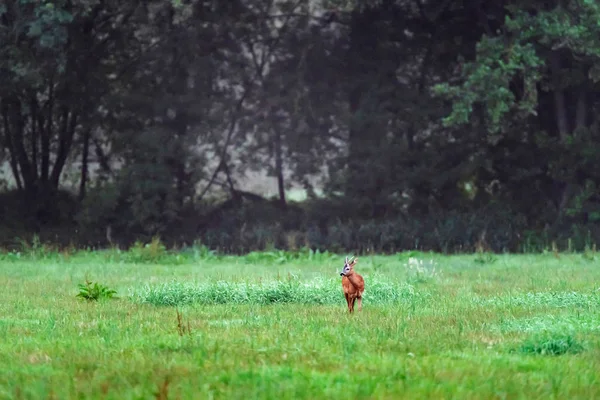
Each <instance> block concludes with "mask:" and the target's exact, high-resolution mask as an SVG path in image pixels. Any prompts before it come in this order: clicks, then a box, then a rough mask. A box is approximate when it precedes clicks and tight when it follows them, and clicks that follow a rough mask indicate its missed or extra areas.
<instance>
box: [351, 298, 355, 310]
mask: <svg viewBox="0 0 600 400" xmlns="http://www.w3.org/2000/svg"><path fill="white" fill-rule="evenodd" d="M355 302H356V297H352V308H351V309H350V312H354V303H355Z"/></svg>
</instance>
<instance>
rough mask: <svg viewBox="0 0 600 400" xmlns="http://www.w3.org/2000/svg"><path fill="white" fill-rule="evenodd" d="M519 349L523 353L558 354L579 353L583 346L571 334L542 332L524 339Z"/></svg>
mask: <svg viewBox="0 0 600 400" xmlns="http://www.w3.org/2000/svg"><path fill="white" fill-rule="evenodd" d="M519 351H520V352H521V353H523V354H540V355H549V356H559V355H563V354H577V353H580V352H581V351H583V346H582V345H581V344H580V343H579V342H578V341H577V340H576V339H575V338H574V337H573V336H572V335H569V334H560V333H544V334H538V335H535V336H533V337H530V338H528V339H526V340H525V341H524V342H523V344H521V347H520V348H519Z"/></svg>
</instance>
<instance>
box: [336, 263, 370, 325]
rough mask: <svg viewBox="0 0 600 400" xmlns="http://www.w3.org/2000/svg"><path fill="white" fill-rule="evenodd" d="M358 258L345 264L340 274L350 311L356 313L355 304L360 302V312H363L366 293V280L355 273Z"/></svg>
mask: <svg viewBox="0 0 600 400" xmlns="http://www.w3.org/2000/svg"><path fill="white" fill-rule="evenodd" d="M357 261H358V258H354V257H352V259H350V261H348V257H346V262H345V263H344V269H342V272H340V275H341V276H342V288H343V289H344V296H345V297H346V302H347V303H348V311H349V312H351V313H352V312H354V302H355V301H356V300H358V311H362V295H363V292H364V291H365V280H364V279H363V277H362V276H360V275H359V274H357V273H356V272H354V266H355V265H356V262H357Z"/></svg>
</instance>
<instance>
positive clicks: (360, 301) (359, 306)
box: [357, 297, 362, 311]
mask: <svg viewBox="0 0 600 400" xmlns="http://www.w3.org/2000/svg"><path fill="white" fill-rule="evenodd" d="M357 300H358V311H362V297H358V298H357Z"/></svg>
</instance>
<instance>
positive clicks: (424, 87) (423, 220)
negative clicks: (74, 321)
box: [0, 0, 600, 252]
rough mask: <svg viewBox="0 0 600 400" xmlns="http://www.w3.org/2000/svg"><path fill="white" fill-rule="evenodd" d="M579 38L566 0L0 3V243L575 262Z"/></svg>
mask: <svg viewBox="0 0 600 400" xmlns="http://www.w3.org/2000/svg"><path fill="white" fill-rule="evenodd" d="M599 20H600V5H598V4H597V2H593V1H583V0H579V1H575V0H573V1H560V2H558V1H556V2H548V1H536V0H531V1H520V2H517V1H496V2H489V1H488V2H486V1H464V0H431V1H427V0H396V1H392V0H377V1H376V0H373V1H357V0H354V1H352V0H335V1H334V0H328V1H321V2H319V1H309V0H299V1H287V0H286V1H277V2H275V1H272V0H230V1H223V2H215V1H204V0H187V1H186V0H180V1H153V0H147V1H134V0H123V1H116V0H106V1H105V0H79V1H72V0H59V1H52V2H51V1H46V2H44V1H30V0H7V1H4V2H3V3H2V4H0V147H1V149H0V161H2V163H3V167H4V168H3V170H2V171H3V172H2V173H3V175H2V176H0V179H1V181H0V183H2V188H1V189H2V194H1V197H0V203H2V205H3V207H2V213H1V214H0V217H1V219H2V226H3V229H2V232H4V235H3V243H4V245H5V246H9V245H10V244H11V242H12V241H13V240H14V238H15V237H26V236H28V235H31V234H34V233H35V234H38V235H40V236H42V237H44V238H45V239H46V240H51V241H57V242H59V243H68V242H74V243H77V244H79V245H94V246H96V245H99V246H104V245H106V244H107V243H108V242H113V243H114V242H118V243H124V244H125V243H130V242H131V241H134V240H137V239H140V240H147V239H149V238H150V237H152V236H154V235H160V236H161V237H162V238H163V240H165V241H167V242H169V243H179V244H182V243H191V242H192V241H194V240H200V241H202V242H204V243H205V244H207V245H208V246H210V247H213V248H220V249H222V250H224V251H234V252H238V251H247V250H251V249H260V248H265V247H269V246H275V247H283V248H299V247H303V246H308V247H312V248H327V249H330V250H355V251H364V250H369V249H370V250H377V251H393V250H401V249H406V248H422V249H433V250H444V251H460V250H472V249H473V248H474V247H475V246H479V247H481V246H484V247H486V246H487V247H489V248H490V249H493V250H498V251H500V250H511V251H517V250H527V249H540V248H543V247H545V246H550V245H551V243H552V242H553V241H555V242H556V243H558V245H559V246H566V243H567V241H569V243H570V245H572V246H578V247H583V246H586V245H590V244H591V243H593V242H595V241H596V240H597V239H599V238H600V231H599V230H598V228H597V227H596V225H597V222H598V220H600V188H599V187H600V161H599V160H600V157H599V155H600V146H599V143H600V141H599V139H600V123H599V121H598V120H597V117H596V116H597V115H599V113H598V108H599V106H600V96H599V95H598V94H599V93H600V91H599V89H600V87H599V85H598V81H599V80H600V26H599V25H598V21H599ZM597 91H598V93H597ZM257 172H260V173H263V174H264V175H265V176H266V178H264V179H270V180H272V181H273V183H274V187H276V191H275V193H274V196H273V198H270V197H269V196H267V195H265V194H264V193H261V192H258V191H256V190H254V191H253V190H251V189H248V187H249V185H248V179H250V177H252V176H254V174H256V173H257ZM298 188H301V189H303V193H304V195H305V199H303V200H302V201H300V200H298V198H297V196H294V195H293V194H295V193H299V189H298ZM107 233H108V234H107Z"/></svg>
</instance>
